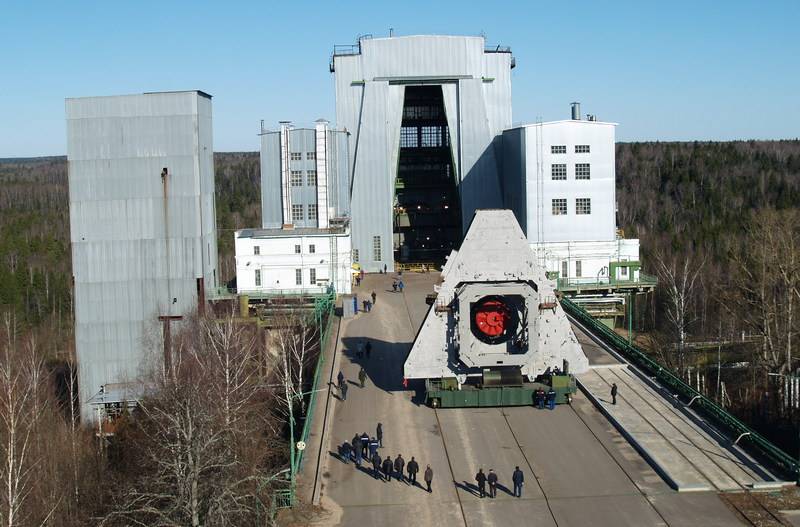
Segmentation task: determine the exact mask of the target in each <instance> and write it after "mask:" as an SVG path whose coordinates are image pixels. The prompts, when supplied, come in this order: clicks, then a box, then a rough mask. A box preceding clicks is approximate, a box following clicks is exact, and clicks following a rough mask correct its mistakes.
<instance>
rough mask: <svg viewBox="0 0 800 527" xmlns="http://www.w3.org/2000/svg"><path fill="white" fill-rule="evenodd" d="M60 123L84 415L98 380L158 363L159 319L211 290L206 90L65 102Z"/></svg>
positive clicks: (179, 313)
mask: <svg viewBox="0 0 800 527" xmlns="http://www.w3.org/2000/svg"><path fill="white" fill-rule="evenodd" d="M66 118H67V160H68V169H69V199H70V238H71V242H72V268H73V276H74V281H75V348H76V352H77V359H78V376H79V386H80V400H81V416H82V418H83V419H84V420H85V421H92V420H93V419H94V418H95V417H96V416H95V415H94V413H93V410H92V408H91V406H90V403H89V401H90V400H91V399H92V398H93V397H94V396H96V395H97V394H98V393H100V390H101V386H104V385H111V384H117V383H123V384H124V383H131V382H135V381H137V379H138V378H139V376H140V375H141V374H143V373H147V371H146V370H147V369H148V368H150V367H159V366H161V365H162V364H163V362H162V361H163V360H164V359H165V357H164V355H163V344H162V342H163V338H164V334H163V331H164V329H165V328H164V324H165V322H163V321H162V320H159V317H162V319H163V318H165V317H169V318H171V319H172V320H174V321H175V322H174V323H175V324H179V322H178V319H179V318H180V317H184V316H187V315H189V314H191V313H192V312H193V311H195V310H196V309H197V308H198V306H199V305H202V299H203V298H204V296H205V291H207V290H210V289H211V288H213V287H216V285H217V284H216V282H217V276H216V273H217V245H216V231H215V229H216V212H215V210H216V209H215V204H214V161H213V152H214V147H213V141H212V131H211V96H210V95H208V94H206V93H203V92H200V91H185V92H171V93H146V94H142V95H123V96H115V97H86V98H77V99H67V100H66ZM149 359H152V360H149ZM106 402H108V401H106Z"/></svg>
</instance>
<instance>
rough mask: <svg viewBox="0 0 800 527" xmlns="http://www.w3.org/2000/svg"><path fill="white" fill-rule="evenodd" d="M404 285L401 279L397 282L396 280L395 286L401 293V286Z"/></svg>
mask: <svg viewBox="0 0 800 527" xmlns="http://www.w3.org/2000/svg"><path fill="white" fill-rule="evenodd" d="M405 286H406V285H405V284H404V283H403V281H402V280H400V281H399V282H397V288H398V289H399V290H400V292H401V293H402V292H403V288H404V287H405Z"/></svg>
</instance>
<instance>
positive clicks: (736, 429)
mask: <svg viewBox="0 0 800 527" xmlns="http://www.w3.org/2000/svg"><path fill="white" fill-rule="evenodd" d="M561 306H562V307H563V308H564V311H566V312H567V313H568V314H569V315H571V316H572V317H573V318H575V320H577V321H578V322H579V323H581V324H582V325H584V326H586V327H587V328H588V329H589V330H590V331H591V332H592V333H593V334H594V335H595V336H596V337H598V338H599V339H600V340H602V341H603V342H605V343H606V344H608V345H609V346H611V347H612V348H614V350H616V351H617V352H619V353H620V354H621V355H623V356H624V357H625V358H626V359H628V360H629V361H630V362H631V363H632V364H634V365H635V366H637V367H638V368H640V369H642V370H644V371H645V372H646V373H647V374H649V375H652V376H653V377H655V378H656V379H657V380H658V382H659V383H660V384H661V385H663V386H665V387H667V388H669V389H670V390H672V391H673V392H674V393H677V394H678V395H679V396H681V397H682V398H683V399H684V402H688V403H689V404H690V405H691V407H692V408H694V409H697V410H698V411H699V412H700V413H702V414H703V415H704V416H705V417H707V418H708V419H709V420H710V421H711V422H712V423H714V424H715V425H717V427H718V428H719V429H721V430H722V431H723V432H725V433H727V434H728V437H729V439H731V440H732V441H734V442H736V443H738V444H743V445H746V446H749V447H750V448H751V450H753V451H754V452H755V453H757V454H758V455H760V456H761V457H763V458H764V459H766V460H768V461H769V462H770V463H772V464H773V465H774V466H775V467H776V468H778V469H780V470H781V471H782V472H784V473H785V474H787V475H789V474H790V475H791V476H792V477H793V478H795V479H798V478H799V477H800V465H799V464H798V460H797V459H795V458H793V457H792V456H790V455H789V454H787V453H786V452H784V451H783V450H781V449H780V448H778V447H776V446H775V445H773V444H772V443H771V442H770V441H769V440H767V439H766V438H765V437H763V436H762V435H760V434H759V433H758V432H756V431H755V430H753V429H751V428H750V427H748V426H747V425H746V424H744V423H743V422H741V421H740V420H739V419H737V418H736V417H734V416H733V415H731V414H730V413H728V412H727V411H726V410H724V409H723V408H722V407H720V406H719V405H718V404H717V403H715V402H714V401H712V400H711V399H709V398H708V397H706V396H705V395H702V394H701V393H700V392H698V391H697V390H695V389H694V388H692V387H691V386H689V385H688V384H686V383H685V382H683V381H682V380H681V379H680V378H679V377H677V376H676V375H675V374H673V373H672V372H671V371H670V370H669V369H667V368H666V367H664V366H662V365H661V364H659V363H658V362H656V361H654V360H653V359H652V358H651V357H650V356H649V355H647V354H646V353H645V352H643V351H642V350H641V349H639V348H638V347H637V346H635V345H633V344H628V341H627V340H626V339H625V338H624V337H622V336H620V335H618V334H617V333H616V332H614V331H613V330H611V329H609V328H608V327H606V326H605V325H604V324H602V323H601V322H600V321H598V320H596V319H595V318H594V317H592V316H591V315H590V314H589V313H587V312H586V311H585V310H584V309H583V308H581V307H580V306H578V305H577V304H575V303H574V302H572V301H570V300H569V299H568V298H562V299H561Z"/></svg>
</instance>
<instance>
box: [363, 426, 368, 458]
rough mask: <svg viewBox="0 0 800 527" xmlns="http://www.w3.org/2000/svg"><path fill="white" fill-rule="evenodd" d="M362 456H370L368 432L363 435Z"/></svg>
mask: <svg viewBox="0 0 800 527" xmlns="http://www.w3.org/2000/svg"><path fill="white" fill-rule="evenodd" d="M361 455H362V456H364V457H367V456H368V455H369V436H368V435H367V433H366V432H364V433H363V434H361Z"/></svg>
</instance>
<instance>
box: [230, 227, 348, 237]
mask: <svg viewBox="0 0 800 527" xmlns="http://www.w3.org/2000/svg"><path fill="white" fill-rule="evenodd" d="M331 234H347V229H346V228H345V227H331V228H330V229H317V228H312V227H298V228H295V229H242V230H238V231H236V237H237V238H296V237H298V236H328V235H331Z"/></svg>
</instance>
